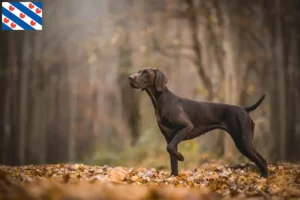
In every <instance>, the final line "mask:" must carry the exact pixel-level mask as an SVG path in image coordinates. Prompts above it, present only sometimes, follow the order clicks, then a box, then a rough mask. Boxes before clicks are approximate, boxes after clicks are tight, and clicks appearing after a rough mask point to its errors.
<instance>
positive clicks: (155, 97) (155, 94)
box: [145, 87, 171, 112]
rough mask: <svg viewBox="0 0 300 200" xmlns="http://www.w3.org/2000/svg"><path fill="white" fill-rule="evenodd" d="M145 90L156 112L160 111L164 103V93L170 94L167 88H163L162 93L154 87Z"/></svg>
mask: <svg viewBox="0 0 300 200" xmlns="http://www.w3.org/2000/svg"><path fill="white" fill-rule="evenodd" d="M145 90H146V92H147V94H148V95H149V97H150V99H151V101H152V104H153V107H154V108H155V110H156V112H157V111H158V110H160V107H161V104H162V103H163V101H164V98H163V96H164V93H171V92H170V90H169V89H168V88H167V87H164V88H163V90H162V91H157V90H156V88H155V87H147V88H146V89H145Z"/></svg>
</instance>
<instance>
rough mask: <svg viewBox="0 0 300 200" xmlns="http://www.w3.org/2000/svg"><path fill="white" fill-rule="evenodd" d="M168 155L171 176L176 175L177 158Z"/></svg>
mask: <svg viewBox="0 0 300 200" xmlns="http://www.w3.org/2000/svg"><path fill="white" fill-rule="evenodd" d="M176 151H177V147H176ZM169 155H170V161H171V176H172V175H173V176H178V160H177V158H176V157H175V156H174V155H173V154H171V153H169Z"/></svg>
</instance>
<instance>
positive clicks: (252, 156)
mask: <svg viewBox="0 0 300 200" xmlns="http://www.w3.org/2000/svg"><path fill="white" fill-rule="evenodd" d="M234 142H235V145H236V147H237V148H238V150H239V151H240V152H241V153H242V154H243V155H244V156H246V157H247V158H248V159H249V160H251V161H252V162H254V163H255V164H256V165H257V167H258V168H259V170H260V172H261V176H262V177H264V178H267V177H268V167H267V162H266V160H265V159H264V158H263V157H262V156H261V155H260V154H259V153H258V152H257V151H256V150H255V148H254V146H253V143H252V140H250V138H248V139H246V138H245V137H240V138H235V139H234Z"/></svg>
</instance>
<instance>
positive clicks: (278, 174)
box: [0, 163, 300, 200]
mask: <svg viewBox="0 0 300 200" xmlns="http://www.w3.org/2000/svg"><path fill="white" fill-rule="evenodd" d="M169 173H170V172H169V171H164V170H156V169H146V168H125V167H108V166H88V165H83V164H58V165H28V166H21V167H8V166H0V199H1V200H2V199H22V200H27V199H28V200H31V199H49V200H52V199H55V200H56V199H68V200H72V199H74V200H75V199H76V200H79V199H87V200H94V199H104V200H107V199H122V200H127V199H128V200H133V199H145V200H147V199H172V200H173V199H178V200H179V199H205V200H206V199H207V200H209V199H211V200H214V199H270V198H271V199H300V165H296V164H289V163H273V164H270V165H269V173H270V177H269V178H268V179H264V178H260V176H259V174H258V171H257V169H256V167H255V166H254V165H252V164H244V165H234V166H233V165H232V166H229V165H222V164H219V163H215V164H214V163H210V164H206V165H202V166H200V167H198V168H196V169H187V170H181V171H180V175H179V176H178V177H173V176H172V177H169Z"/></svg>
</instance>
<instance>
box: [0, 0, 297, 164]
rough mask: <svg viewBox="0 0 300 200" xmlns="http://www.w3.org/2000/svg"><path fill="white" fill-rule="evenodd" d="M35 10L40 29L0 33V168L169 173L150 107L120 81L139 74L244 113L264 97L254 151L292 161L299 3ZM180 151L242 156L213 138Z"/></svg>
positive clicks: (181, 1)
mask: <svg viewBox="0 0 300 200" xmlns="http://www.w3.org/2000/svg"><path fill="white" fill-rule="evenodd" d="M43 3H44V4H43V31H35V32H33V31H24V32H21V31H10V32H8V31H6V32H4V31H1V32H0V44H1V53H0V65H1V67H0V142H1V144H0V164H8V165H21V164H40V163H63V162H85V163H89V164H97V165H100V164H101V165H102V164H108V165H123V166H131V165H144V166H151V167H168V166H169V163H168V161H167V160H168V159H169V157H168V153H167V152H166V150H165V149H166V143H165V140H164V138H163V136H162V134H161V133H160V132H159V129H158V127H157V124H156V120H155V115H154V111H153V107H152V104H151V101H150V99H149V97H148V96H147V95H146V93H141V92H139V91H137V90H132V89H131V88H130V86H129V82H128V79H127V76H128V75H130V74H131V73H134V72H137V71H138V70H139V69H140V68H143V67H155V68H158V69H160V70H161V71H163V72H164V73H165V74H166V76H167V77H168V79H169V83H168V87H169V88H170V90H171V91H173V92H174V93H175V94H177V95H179V96H184V97H187V98H191V99H195V100H199V101H214V102H222V103H230V104H237V105H241V106H250V105H252V104H253V103H255V102H256V101H257V100H258V99H259V98H260V97H261V95H262V94H264V93H265V94H266V95H267V97H266V99H265V101H264V102H263V103H262V105H261V106H260V107H259V108H258V109H257V110H256V111H255V112H253V113H251V116H252V117H253V119H254V121H255V122H256V129H255V139H254V143H255V146H256V147H257V149H258V151H259V152H261V153H262V155H263V156H264V157H266V158H267V159H268V160H269V161H274V160H287V161H299V160H300V155H299V152H300V54H299V53H300V1H299V0H286V1H284V0H252V1H245V0H227V1H224V0H87V1H79V0H72V1H71V0H64V1H59V0H51V1H50V0H48V1H46V0H44V1H43ZM179 148H180V151H181V152H182V153H183V155H186V156H185V157H186V161H185V162H184V163H183V164H181V165H184V166H189V164H194V165H197V164H199V163H200V162H206V160H207V159H211V158H220V157H222V158H226V159H230V160H233V161H235V160H238V161H240V159H244V158H243V156H241V154H239V153H238V152H237V151H236V149H235V146H234V144H233V143H232V142H231V138H229V136H228V135H227V134H226V133H224V132H222V131H213V132H212V133H208V134H206V135H205V136H201V137H199V138H197V139H195V140H192V141H186V142H183V143H181V144H180V145H179ZM159 160H160V161H159ZM166 161H167V162H166Z"/></svg>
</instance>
